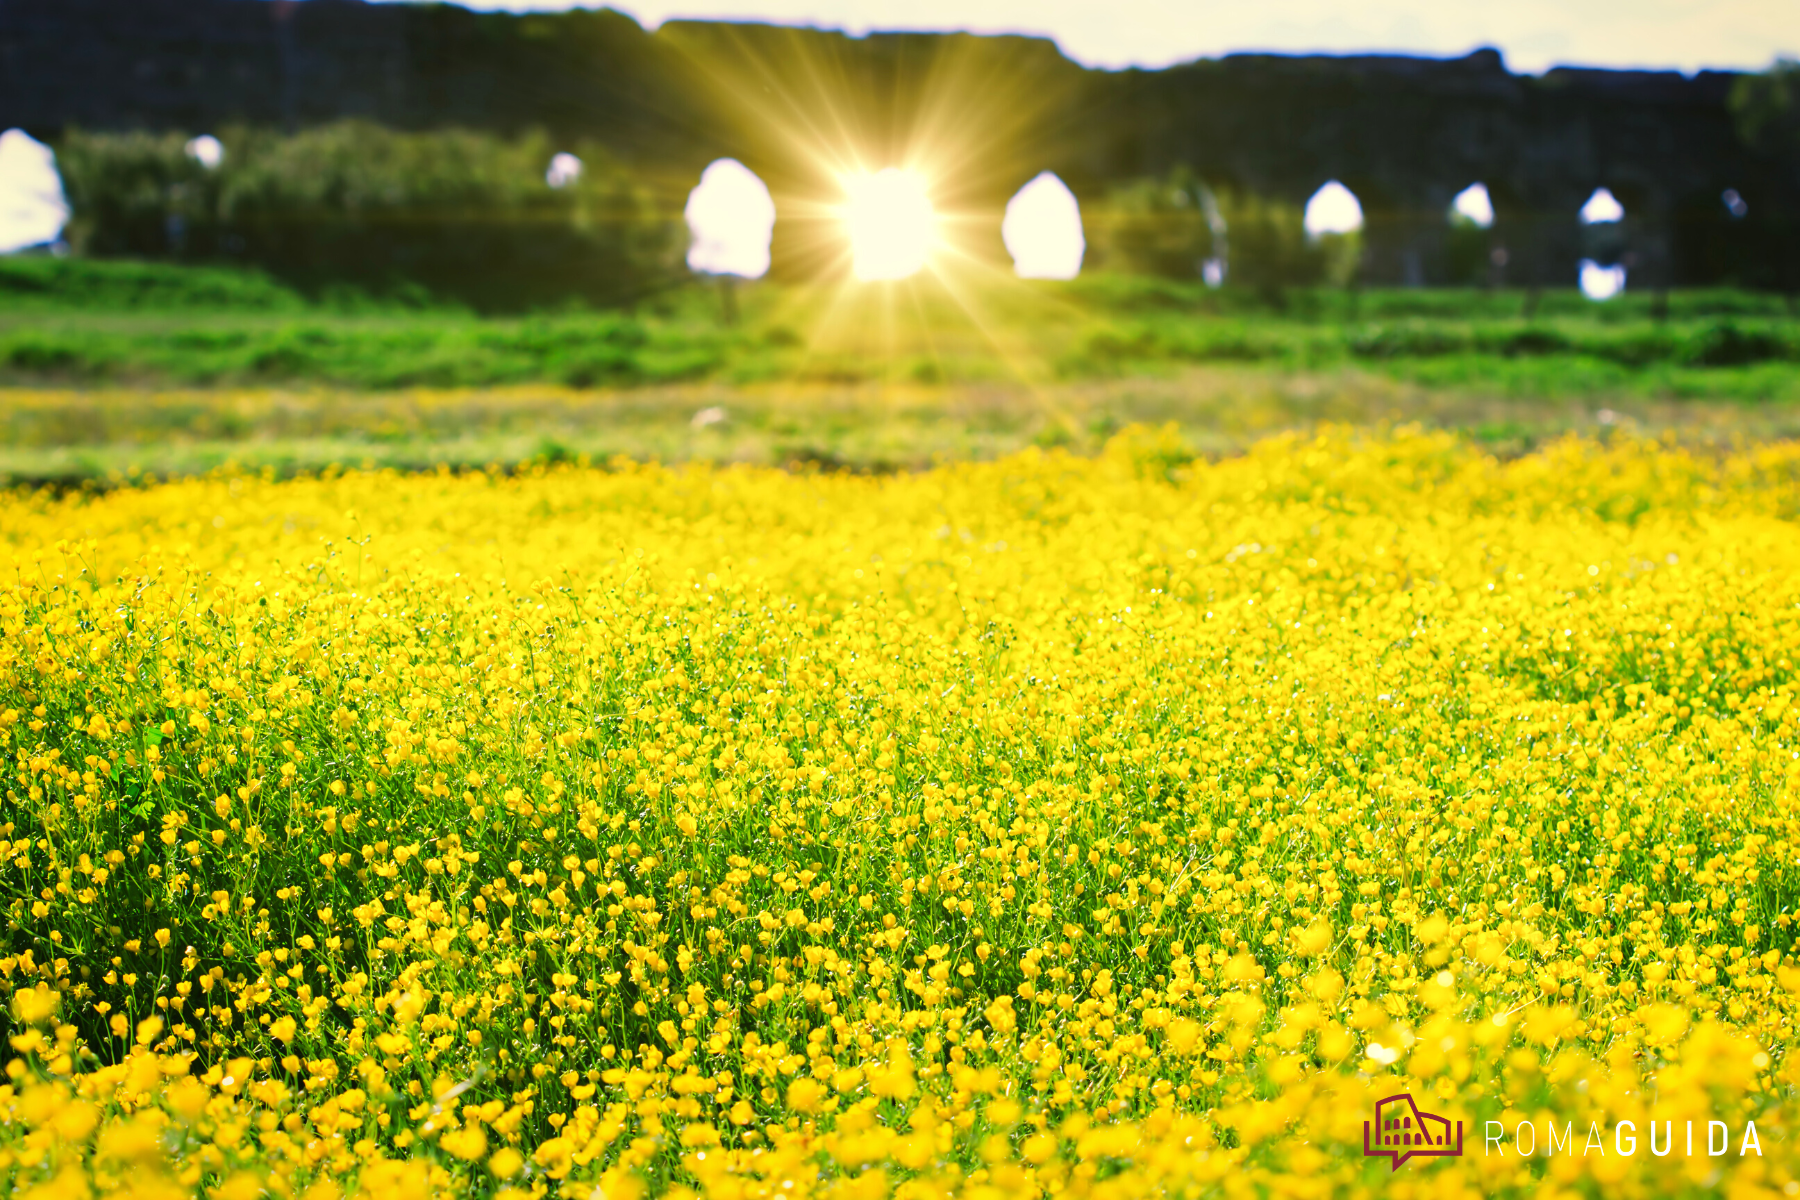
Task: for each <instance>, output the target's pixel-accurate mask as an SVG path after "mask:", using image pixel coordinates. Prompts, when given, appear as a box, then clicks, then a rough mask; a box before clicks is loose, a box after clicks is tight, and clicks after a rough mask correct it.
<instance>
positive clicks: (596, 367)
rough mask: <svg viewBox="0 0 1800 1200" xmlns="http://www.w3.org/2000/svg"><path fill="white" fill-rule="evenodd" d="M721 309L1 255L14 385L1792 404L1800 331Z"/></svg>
mask: <svg viewBox="0 0 1800 1200" xmlns="http://www.w3.org/2000/svg"><path fill="white" fill-rule="evenodd" d="M740 291H741V295H740V297H739V301H738V304H739V307H740V308H741V310H742V311H741V317H740V319H739V320H737V321H735V322H727V321H725V320H724V319H723V316H722V312H723V309H722V306H721V301H720V297H719V296H718V295H717V294H716V292H715V291H714V290H713V289H712V288H711V287H709V286H700V285H694V286H689V287H685V288H682V289H677V290H675V291H672V292H670V293H667V294H665V295H663V296H661V297H660V298H656V299H654V300H651V301H648V302H646V303H645V304H643V305H641V306H640V307H639V309H638V310H637V311H636V312H635V313H633V314H630V315H620V314H592V313H573V312H571V313H564V314H561V315H557V314H544V315H540V316H537V317H532V318H516V319H486V320H483V319H478V318H476V317H474V316H472V315H470V314H469V313H467V312H466V311H462V310H458V309H454V308H433V307H430V306H429V305H428V304H427V302H426V301H425V300H424V299H423V298H415V300H416V301H417V304H426V307H418V306H417V304H415V305H413V306H408V305H405V304H400V303H397V302H395V301H393V300H391V299H390V300H384V301H379V302H377V301H375V300H371V299H369V298H368V297H366V296H363V295H360V294H354V293H343V294H339V295H336V296H332V297H325V298H320V299H311V300H309V299H306V298H303V297H301V296H299V295H298V294H296V293H293V292H291V291H288V290H286V289H283V288H281V287H279V286H278V285H276V284H274V283H272V282H270V281H268V280H267V279H265V278H263V277H260V276H256V275H251V274H246V273H238V272H231V271H225V270H207V269H188V268H173V267H159V266H150V265H144V264H130V263H122V264H114V263H94V262H79V261H76V262H67V261H59V260H52V259H43V258H39V259H16V260H8V261H0V381H9V382H12V383H14V384H33V383H37V384H41V383H45V382H62V383H71V384H81V385H93V384H101V383H108V382H111V383H114V384H132V383H148V384H159V385H164V386H167V385H170V384H187V385H196V384H197V385H208V386H212V385H222V384H223V385H240V386H241V385H255V384H271V383H275V384H293V383H320V384H326V385H331V386H339V387H353V388H359V389H388V388H404V387H420V386H432V387H482V386H496V385H505V384H514V383H525V382H544V383H559V384H564V385H568V386H575V387H590V386H596V385H619V386H642V385H654V384H661V383H670V382H679V381H695V380H704V381H712V382H721V383H730V384H744V383H754V382H775V381H780V382H792V381H798V382H822V383H836V384H843V383H856V382H882V383H898V382H907V383H920V384H937V383H985V382H996V381H1025V382H1030V383H1039V384H1041V383H1046V382H1053V381H1071V380H1084V379H1098V378H1117V377H1125V376H1139V375H1145V374H1152V375H1155V374H1164V375H1166V374H1168V373H1170V372H1173V371H1178V370H1180V369H1182V368H1184V367H1186V366H1191V365H1195V364H1202V365H1208V364H1228V363H1240V364H1243V363H1248V364H1256V365H1260V366H1265V367H1270V368H1275V369H1283V370H1319V369H1325V368H1332V367H1337V366H1341V365H1344V364H1357V365H1359V366H1362V367H1364V368H1366V369H1369V370H1373V371H1378V372H1381V373H1384V374H1390V375H1393V376H1394V377H1396V378H1400V379H1405V380H1411V381H1415V382H1418V383H1421V384H1425V385H1429V386H1479V387H1481V388H1483V389H1485V390H1487V391H1489V392H1490V393H1494V394H1501V395H1513V396H1524V395H1532V396H1553V397H1555V396H1574V395H1582V394H1591V393H1593V392H1595V391H1607V392H1614V393H1619V394H1625V395H1634V396H1638V397H1641V398H1670V397H1690V396H1696V397H1699V396H1704V397H1715V398H1721V399H1726V398H1729V399H1737V400H1745V401H1756V400H1768V399H1780V400H1787V399H1792V398H1793V397H1794V394H1795V386H1794V384H1793V382H1792V380H1793V379H1794V378H1795V377H1796V376H1797V373H1796V371H1795V369H1794V368H1795V365H1796V364H1797V363H1800V334H1797V333H1796V324H1795V323H1794V322H1793V321H1792V320H1790V319H1788V317H1787V316H1786V315H1785V312H1784V310H1783V309H1782V308H1781V306H1780V305H1779V303H1777V302H1775V301H1772V300H1769V299H1767V298H1763V297H1758V296H1753V295H1746V294H1736V293H1703V294H1695V295H1687V296H1678V297H1675V298H1674V299H1673V302H1672V304H1671V312H1670V318H1669V320H1667V321H1666V322H1654V321H1652V320H1651V319H1650V315H1649V311H1648V308H1647V302H1645V301H1643V300H1642V299H1641V298H1636V297H1633V298H1630V299H1627V300H1621V301H1616V302H1614V303H1612V304H1609V305H1606V306H1596V305H1592V304H1588V303H1586V302H1585V301H1582V300H1580V299H1579V298H1578V297H1572V296H1568V295H1550V296H1547V297H1546V298H1545V299H1544V302H1543V303H1542V304H1541V305H1540V307H1539V310H1538V313H1537V314H1536V316H1535V317H1534V319H1532V320H1529V321H1527V320H1525V319H1523V318H1522V317H1521V315H1520V298H1519V297H1518V296H1515V295H1506V294H1494V293H1479V292H1453V293H1443V292H1436V293H1425V292H1387V293H1367V294H1356V293H1346V292H1341V291H1340V292H1332V291H1310V292H1295V293H1292V294H1291V295H1290V296H1289V297H1288V299H1287V301H1286V302H1285V303H1284V305H1283V306H1282V307H1281V308H1280V309H1279V310H1274V309H1271V308H1269V307H1268V305H1267V304H1266V303H1265V302H1264V301H1263V300H1261V299H1259V298H1258V297H1256V296H1252V295H1248V294H1244V293H1239V292H1233V291H1231V290H1229V289H1227V290H1225V291H1218V292H1215V291H1209V290H1208V289H1205V288H1202V287H1199V286H1198V285H1193V286H1187V285H1179V284H1170V283H1166V282H1161V281H1155V280H1146V279H1136V278H1127V277H1107V276H1097V277H1094V278H1090V279H1082V280H1077V281H1074V282H1072V283H1069V284H1041V283H1032V284H1026V283H1023V282H1020V281H1017V280H1010V279H993V280H988V281H985V282H982V283H980V285H979V286H976V287H973V288H959V289H958V290H956V291H955V292H952V291H951V290H949V289H946V288H944V287H942V286H939V285H937V284H935V283H932V282H921V283H919V284H916V285H904V286H901V287H898V288H888V287H848V288H831V287H806V288H784V287H781V286H778V285H773V284H767V285H764V284H759V285H754V286H747V287H744V288H742V289H740Z"/></svg>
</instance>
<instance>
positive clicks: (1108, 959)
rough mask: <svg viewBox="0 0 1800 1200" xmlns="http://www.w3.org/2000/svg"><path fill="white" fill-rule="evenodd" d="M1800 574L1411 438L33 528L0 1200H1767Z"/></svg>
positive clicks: (227, 493) (663, 481)
mask: <svg viewBox="0 0 1800 1200" xmlns="http://www.w3.org/2000/svg"><path fill="white" fill-rule="evenodd" d="M1797 535H1800V448H1796V447H1794V446H1791V445H1784V446H1768V447H1760V448H1755V447H1753V448H1746V449H1742V450H1739V451H1736V452H1731V453H1719V454H1705V455H1702V454H1694V453H1689V452H1687V451H1683V450H1680V449H1678V448H1676V447H1674V446H1672V445H1667V444H1655V443H1644V442H1634V441H1629V440H1625V439H1620V440H1617V441H1615V442H1613V443H1611V444H1608V445H1601V444H1598V443H1593V442H1580V441H1569V442H1564V443H1559V444H1557V445H1555V446H1553V447H1552V448H1550V449H1548V450H1545V451H1543V452H1540V453H1538V454H1535V455H1533V456H1530V457H1526V458H1523V459H1519V460H1516V461H1511V462H1500V461H1497V460H1495V459H1493V458H1491V457H1489V456H1486V455H1484V454H1482V453H1481V452H1479V451H1478V450H1477V449H1475V448H1473V447H1471V446H1470V445H1469V444H1467V443H1465V442H1461V441H1459V440H1457V439H1456V438H1454V437H1451V436H1449V435H1441V436H1440V435H1425V434H1420V433H1408V432H1404V431H1403V432H1401V433H1399V434H1395V435H1393V436H1386V437H1374V436H1369V437H1359V436H1356V435H1352V434H1349V433H1328V434H1326V435H1323V436H1320V437H1316V438H1307V439H1301V438H1297V437H1290V438H1280V439H1275V440H1272V441H1268V442H1264V443H1262V444H1260V445H1258V446H1257V447H1256V448H1255V449H1253V450H1252V451H1251V452H1250V453H1248V454H1246V455H1244V456H1242V457H1238V458H1234V459H1229V460H1225V461H1220V462H1217V463H1205V462H1198V461H1192V460H1190V459H1189V458H1188V457H1187V456H1186V454H1185V453H1184V452H1183V451H1182V448H1181V446H1180V445H1179V443H1178V442H1177V441H1175V440H1174V439H1173V438H1172V437H1171V436H1170V435H1167V434H1157V433H1154V432H1151V431H1147V430H1143V429H1132V430H1128V431H1126V432H1125V433H1124V434H1121V435H1120V436H1119V437H1117V438H1115V439H1114V440H1113V442H1112V443H1110V444H1109V446H1108V448H1107V449H1106V451H1105V453H1103V454H1101V455H1099V456H1098V457H1095V458H1079V457H1075V456H1071V455H1066V454H1062V453H1040V452H1037V451H1032V452H1028V453H1025V454H1021V455H1016V456H1013V457H1009V458H1005V459H1002V460H1000V461H997V462H992V463H987V464H977V465H961V466H945V467H940V468H936V469H933V470H930V471H925V472H921V473H917V474H909V475H895V476H888V477H857V476H849V475H820V474H811V475H808V474H789V473H783V472H779V471H774V470H768V469H764V468H752V467H741V468H730V469H715V468H707V467H702V466H691V467H687V468H682V469H678V470H677V469H669V468H662V467H654V466H642V465H634V464H630V463H625V462H618V463H613V464H610V465H608V466H607V467H605V468H600V467H589V466H581V465H565V466H558V467H541V468H534V469H530V470H526V471H522V472H520V473H518V474H514V475H500V474H488V473H469V474H451V473H448V472H439V473H436V474H417V475H404V476H403V475H398V474H393V473H382V472H351V473H339V472H327V473H325V474H324V475H321V476H317V477H311V478H302V479H298V480H292V481H287V482H273V481H270V480H268V479H265V478H262V477H257V476H248V475H234V476H224V475H221V476H215V477H210V478H206V479H200V480H192V481H188V482H177V483H167V484H162V485H157V486H152V487H145V488H127V489H123V490H118V491H114V492H110V493H107V494H104V495H99V496H92V495H88V496H80V495H77V496H66V497H56V496H52V495H50V494H48V493H43V492H38V493H23V492H18V493H12V494H9V495H6V496H3V497H0V572H3V574H0V635H3V641H0V751H3V759H0V793H3V794H4V812H3V819H0V839H3V841H0V856H3V857H0V905H4V907H5V912H6V921H7V932H6V942H5V945H4V946H3V947H0V951H3V957H0V969H3V970H4V979H5V981H6V983H5V988H6V992H7V998H8V1000H9V1004H10V1016H8V1017H7V1018H6V1022H7V1034H8V1035H9V1036H10V1038H11V1047H12V1053H11V1059H12V1061H11V1062H10V1064H9V1065H8V1067H7V1075H8V1077H9V1078H8V1080H7V1081H6V1083H5V1085H4V1086H0V1176H3V1177H4V1178H6V1179H7V1180H8V1181H9V1182H10V1189H9V1190H10V1192H11V1193H12V1194H19V1193H22V1192H29V1191H30V1189H32V1188H34V1187H41V1188H42V1189H43V1190H42V1191H41V1192H31V1194H33V1195H55V1196H80V1195H87V1194H90V1193H94V1194H101V1195H109V1194H118V1195H126V1194H129V1195H134V1196H151V1195H170V1196H187V1195H210V1196H219V1197H234V1198H235V1197H246V1198H247V1197H251V1196H256V1195H265V1194H266V1195H272V1196H296V1197H298V1196H309V1197H329V1196H337V1195H350V1194H357V1193H360V1194H364V1195H370V1196H379V1197H383V1200H387V1198H389V1197H393V1198H400V1197H408V1196H424V1195H436V1194H443V1195H467V1194H477V1195H485V1194H496V1193H511V1194H515V1195H517V1194H534V1195H544V1194H550V1195H556V1196H579V1197H590V1196H595V1197H597V1196H604V1197H607V1198H609V1200H620V1198H624V1197H631V1196H635V1195H640V1194H682V1193H684V1192H686V1193H693V1194H698V1195H701V1196H705V1197H710V1198H724V1197H739V1196H746V1197H747V1196H782V1197H791V1196H804V1195H831V1196H847V1197H871V1198H873V1197H878V1196H885V1195H890V1194H891V1195H901V1196H927V1195H947V1194H955V1195H961V1196H967V1197H996V1198H997V1197H1013V1196H1036V1195H1047V1194H1070V1195H1088V1196H1117V1197H1121V1198H1124V1197H1139V1196H1151V1195H1166V1196H1200V1195H1224V1196H1240V1195H1279V1196H1324V1195H1352V1194H1369V1195H1395V1196H1423V1195H1431V1196H1434V1197H1435V1196H1458V1195H1468V1196H1474V1195H1516V1196H1526V1195H1555V1194H1582V1195H1590V1196H1600V1195H1604V1196H1607V1197H1615V1196H1618V1197H1624V1196H1640V1195H1662V1194H1687V1193H1692V1194H1701V1193H1705V1194H1715V1193H1718V1194H1730V1195H1732V1196H1745V1197H1748V1196H1758V1195H1766V1196H1770V1197H1785V1196H1793V1195H1795V1194H1797V1193H1800V1147H1797V1145H1796V1138H1800V1054H1797V1053H1795V1052H1794V1049H1793V1046H1794V1043H1795V1040H1796V1039H1795V1023H1796V1020H1797V1019H1800V960H1797V959H1796V953H1795V937H1796V930H1795V926H1794V922H1795V908H1796V904H1797V903H1800V807H1797V806H1796V799H1797V796H1800V728H1796V720H1797V717H1800V704H1796V703H1795V697H1794V693H1795V678H1796V670H1795V663H1796V661H1797V660H1800V536H1797ZM1400 1092H1407V1093H1410V1094H1411V1095H1412V1096H1413V1097H1414V1100H1415V1101H1416V1103H1417V1105H1418V1107H1419V1108H1420V1109H1421V1110H1426V1111H1430V1112H1434V1113H1439V1114H1442V1115H1444V1116H1445V1117H1448V1118H1450V1119H1451V1120H1452V1121H1458V1122H1461V1123H1462V1124H1463V1126H1464V1129H1465V1137H1466V1144H1465V1146H1464V1153H1463V1155H1462V1156H1461V1157H1448V1158H1438V1159H1419V1158H1415V1159H1412V1160H1410V1161H1407V1162H1406V1163H1404V1164H1403V1165H1399V1166H1395V1165H1393V1163H1392V1162H1391V1160H1389V1159H1383V1158H1379V1157H1368V1156H1366V1155H1365V1153H1364V1148H1363V1145H1362V1144H1361V1139H1363V1138H1366V1137H1367V1136H1368V1134H1367V1132H1366V1130H1365V1123H1366V1122H1370V1121H1372V1120H1373V1118H1374V1105H1375V1102H1376V1101H1377V1100H1379V1099H1381V1098H1383V1097H1386V1096H1390V1095H1393V1094H1395V1093H1400ZM1665 1123H1667V1125H1666V1130H1665ZM1719 1125H1723V1126H1724V1127H1725V1131H1726V1143H1727V1148H1726V1150H1725V1151H1723V1152H1721V1153H1716V1154H1715V1153H1713V1149H1714V1148H1715V1147H1716V1145H1717V1140H1716V1139H1717V1137H1718V1127H1719ZM1495 1130H1499V1131H1500V1134H1499V1135H1498V1136H1496V1134H1495V1133H1494V1131H1495ZM1684 1135H1685V1137H1686V1139H1687V1140H1686V1141H1685V1142H1684V1140H1683V1139H1684ZM1559 1139H1560V1142H1559ZM1559 1144H1560V1148H1558V1147H1559ZM1521 1151H1526V1152H1528V1153H1521ZM1628 1151H1629V1152H1628ZM1665 1152H1666V1153H1665Z"/></svg>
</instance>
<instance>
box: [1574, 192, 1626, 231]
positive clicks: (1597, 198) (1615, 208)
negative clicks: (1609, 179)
mask: <svg viewBox="0 0 1800 1200" xmlns="http://www.w3.org/2000/svg"><path fill="white" fill-rule="evenodd" d="M1624 219H1625V206H1624V205H1623V204H1620V203H1619V201H1618V198H1617V197H1615V196H1614V195H1613V194H1612V191H1611V190H1610V189H1608V188H1595V189H1594V194H1593V195H1591V196H1589V197H1588V198H1587V203H1586V204H1583V205H1582V206H1581V223H1582V224H1583V225H1610V224H1612V223H1614V222H1616V221H1623V220H1624Z"/></svg>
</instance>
